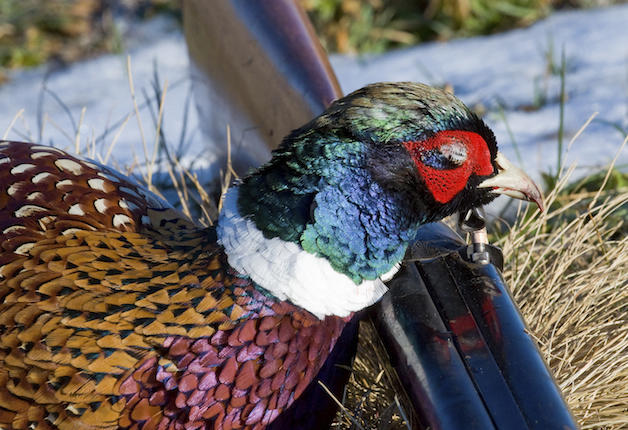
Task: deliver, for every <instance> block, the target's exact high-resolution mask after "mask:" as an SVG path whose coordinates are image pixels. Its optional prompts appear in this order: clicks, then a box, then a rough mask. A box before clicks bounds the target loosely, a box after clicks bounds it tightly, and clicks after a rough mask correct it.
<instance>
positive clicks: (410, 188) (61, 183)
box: [0, 83, 542, 430]
mask: <svg viewBox="0 0 628 430" xmlns="http://www.w3.org/2000/svg"><path fill="white" fill-rule="evenodd" d="M0 166H1V170H0V184H1V189H0V246H1V250H0V296H1V299H2V304H1V305H0V427H1V428H3V429H53V428H58V429H118V428H120V429H140V428H141V429H183V428H185V429H225V430H226V429H262V428H264V427H265V426H267V425H268V424H269V423H271V422H272V421H273V420H274V419H275V418H276V417H277V416H278V415H279V414H280V413H282V411H284V410H285V409H286V408H288V407H289V406H290V405H291V403H292V402H293V401H294V400H295V399H296V398H298V397H299V395H300V394H301V393H302V392H303V390H304V389H305V388H306V387H307V386H308V384H309V383H310V382H311V381H312V380H313V378H314V377H315V375H316V373H317V371H318V369H319V368H320V367H321V365H322V364H323V362H324V361H325V359H326V357H327V356H328V354H329V352H330V350H331V349H332V348H333V346H334V344H335V342H336V339H337V338H338V336H339V334H340V332H341V331H342V328H343V326H344V325H345V323H346V322H347V321H348V320H349V319H350V318H351V316H352V315H353V313H354V312H356V311H358V310H360V309H362V308H364V307H367V306H369V305H371V304H372V303H374V302H375V301H377V300H378V299H379V298H380V297H381V296H382V295H383V294H384V293H385V292H386V286H385V285H384V283H383V280H386V279H387V278H389V277H391V276H392V275H393V274H394V273H395V271H396V270H397V269H398V267H399V263H400V261H401V260H402V258H403V256H404V252H405V250H406V247H407V245H408V243H409V242H410V241H411V240H412V239H413V237H414V235H415V232H416V231H417V229H418V227H419V226H420V225H421V224H424V223H428V222H432V221H436V220H439V219H441V218H443V217H445V216H447V215H450V214H452V213H454V212H457V211H464V210H467V209H469V208H473V207H476V206H479V205H482V204H485V203H488V202H490V201H491V200H493V199H494V198H495V197H496V196H497V195H498V194H507V195H510V196H512V197H516V198H521V199H525V200H530V201H535V202H536V203H537V204H539V206H541V205H542V200H541V194H540V192H539V190H538V188H537V187H536V185H535V184H534V183H533V182H532V181H531V180H530V179H529V178H528V177H527V176H526V175H525V174H524V173H523V172H522V171H520V170H519V169H517V168H515V167H513V166H512V165H510V164H509V163H508V161H507V159H506V158H505V157H503V156H502V155H501V154H500V153H499V152H497V145H496V142H495V138H494V136H493V134H492V132H491V131H490V129H489V128H488V127H487V126H486V125H485V124H484V123H483V122H482V121H481V120H480V119H479V118H477V117H476V116H475V115H474V114H473V113H471V112H470V111H469V110H468V109H467V108H466V107H465V106H464V105H463V104H462V103H461V102H460V101H459V100H458V99H456V98H455V97H454V96H453V95H451V94H449V93H447V92H444V91H441V90H439V89H435V88H432V87H429V86H426V85H422V84H416V83H380V84H373V85H370V86H367V87H365V88H363V89H360V90H358V91H356V92H354V93H352V94H350V95H348V96H347V97H344V98H342V99H339V100H337V101H336V102H335V103H333V104H332V105H331V106H330V107H329V109H328V110H327V111H326V112H324V113H323V114H321V115H320V116H319V117H317V118H315V119H314V120H312V121H311V122H310V123H308V124H306V125H305V126H303V127H301V128H299V129H297V130H294V131H293V132H292V133H291V134H290V135H288V136H287V137H286V138H285V139H284V141H283V143H282V145H281V146H280V147H279V148H278V149H277V150H276V151H275V152H274V154H273V157H272V159H271V160H270V161H269V162H268V163H267V164H265V165H264V166H262V167H261V168H259V169H258V170H257V171H254V172H253V173H251V174H250V175H249V176H247V177H246V178H244V179H243V180H242V181H241V182H240V183H238V184H236V185H235V186H233V187H232V188H231V189H230V190H229V191H228V192H227V194H226V196H225V198H224V204H223V209H222V212H221V214H220V218H219V221H218V224H217V227H216V228H213V227H212V228H201V227H198V226H197V225H195V224H194V223H192V222H191V221H190V220H188V219H186V218H185V217H184V216H182V215H181V214H180V213H179V212H177V211H176V210H175V209H173V208H172V207H171V206H170V205H168V204H167V203H166V202H164V201H162V200H161V199H159V198H158V197H156V196H155V195H153V194H152V193H150V192H148V191H147V190H146V189H144V188H143V187H141V186H140V185H138V184H136V183H135V182H134V181H133V180H131V179H129V178H127V177H125V176H123V175H121V174H119V173H117V172H116V171H114V170H112V169H110V168H108V167H105V166H102V165H99V164H97V163H95V162H92V161H88V160H83V159H79V158H77V157H75V156H72V155H70V154H67V153H65V152H63V151H61V150H59V149H56V148H52V147H47V146H39V145H33V144H27V143H17V142H3V143H1V144H0Z"/></svg>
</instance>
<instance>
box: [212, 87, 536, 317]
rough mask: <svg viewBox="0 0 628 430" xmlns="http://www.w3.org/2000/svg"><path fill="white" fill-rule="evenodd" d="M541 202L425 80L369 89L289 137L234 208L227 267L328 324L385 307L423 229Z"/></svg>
mask: <svg viewBox="0 0 628 430" xmlns="http://www.w3.org/2000/svg"><path fill="white" fill-rule="evenodd" d="M498 194H507V195H510V196H512V197H515V198H520V199H524V200H529V201H533V202H536V203H537V204H538V205H539V207H540V208H541V209H542V196H541V193H540V191H539V189H538V187H537V186H536V185H535V184H534V182H533V181H532V180H531V179H530V178H529V177H528V176H527V175H525V173H523V172H522V171H521V170H519V169H517V168H516V167H514V166H513V165H511V164H510V163H509V162H508V160H507V159H506V158H505V157H504V156H503V155H502V154H501V153H499V152H498V150H497V144H496V141H495V137H494V135H493V133H492V132H491V130H490V129H489V128H488V126H487V125H486V124H485V123H484V122H483V121H482V120H481V119H479V118H478V117H477V116H476V115H475V114H473V113H472V112H471V111H470V110H469V109H468V108H467V107H466V106H464V104H463V103H462V102H461V101H460V100H458V99H457V98H456V97H454V96H453V95H451V94H449V93H447V92H445V91H442V90H439V89H436V88H432V87H429V86H427V85H423V84H416V83H380V84H374V85H370V86H367V87H365V88H362V89H360V90H358V91H356V92H354V93H352V94H350V95H348V96H347V97H344V98H342V99H340V100H338V101H336V102H335V103H334V104H332V105H331V106H330V107H329V108H328V109H327V111H325V112H324V113H323V114H321V115H320V116H319V117H317V118H315V119H314V120H312V121H311V122H310V123H308V124H306V125H305V126H303V127H301V128H299V129H297V130H294V131H293V132H292V133H291V134H290V135H289V136H288V137H286V138H285V139H284V141H283V143H282V144H281V146H280V147H279V149H277V150H276V151H275V152H274V153H273V158H272V159H271V161H270V162H268V163H267V164H266V165H264V166H262V167H261V168H260V169H259V170H257V171H255V172H254V173H252V174H251V175H249V176H248V177H246V178H245V179H244V180H243V181H242V183H240V184H239V185H238V186H237V187H234V189H233V190H231V191H230V192H229V193H228V195H227V197H226V200H225V205H224V211H223V214H222V216H221V220H220V222H219V227H218V234H219V238H220V241H221V243H222V244H223V246H224V247H225V250H226V252H227V255H228V257H229V263H230V264H231V265H232V266H233V267H235V268H236V269H237V270H238V271H240V272H242V273H245V274H247V275H249V276H250V277H251V278H252V279H253V280H254V281H255V282H256V283H257V284H258V285H260V286H261V287H262V289H266V290H268V291H269V292H270V293H272V294H273V295H275V296H277V297H278V298H280V299H284V300H285V299H287V300H290V301H292V302H293V303H295V304H297V305H299V306H301V307H303V308H305V309H308V310H309V311H311V312H312V313H314V314H316V315H318V316H323V315H328V314H333V315H341V316H342V315H346V314H348V313H349V312H351V311H356V310H358V309H361V308H362V307H364V306H367V305H369V304H371V303H373V302H374V301H375V300H377V299H378V298H379V297H380V296H381V295H382V294H383V293H384V292H385V287H384V286H383V284H382V282H381V279H382V278H385V277H386V276H388V275H390V274H391V273H394V271H396V268H397V267H398V263H399V262H400V261H401V259H402V258H403V255H404V253H405V251H406V248H407V246H408V244H409V242H410V241H411V240H412V239H413V238H414V236H415V234H416V232H417V229H418V228H419V226H420V225H422V224H425V223H429V222H433V221H437V220H439V219H442V218H443V217H445V216H447V215H450V214H453V213H455V212H459V211H465V210H468V209H471V208H474V207H477V206H480V205H484V204H486V203H489V202H490V201H492V200H493V199H494V198H496V197H497V195H498Z"/></svg>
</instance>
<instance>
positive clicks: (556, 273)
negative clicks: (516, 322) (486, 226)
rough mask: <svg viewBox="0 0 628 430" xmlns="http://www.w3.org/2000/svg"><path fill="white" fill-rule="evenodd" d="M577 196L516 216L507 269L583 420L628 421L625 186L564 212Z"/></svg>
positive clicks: (507, 244)
mask: <svg viewBox="0 0 628 430" xmlns="http://www.w3.org/2000/svg"><path fill="white" fill-rule="evenodd" d="M564 184H566V180H563V181H562V182H561V184H560V185H559V188H557V189H556V190H554V191H553V192H552V194H551V195H550V196H549V198H548V203H549V204H550V205H551V204H552V203H553V202H554V201H555V200H556V198H557V197H558V196H559V191H560V188H562V187H563V186H564ZM582 203H583V202H582V200H581V198H579V197H576V198H574V199H571V201H567V202H563V203H561V205H559V206H556V209H554V210H552V211H550V212H549V213H548V214H547V215H546V216H542V217H536V218H528V219H524V220H522V221H520V222H518V223H517V224H516V225H515V226H514V227H513V229H512V230H511V232H510V234H508V235H507V236H506V237H504V238H503V240H502V241H501V243H500V245H501V246H502V247H503V251H504V256H505V258H506V261H507V262H508V264H507V266H506V270H505V271H504V277H505V279H506V281H507V283H508V284H509V285H510V286H511V288H512V291H513V294H514V297H515V301H516V302H517V303H518V304H519V306H520V308H521V312H522V313H523V315H524V318H525V320H526V321H527V323H528V326H529V328H530V330H531V333H532V335H533V336H534V337H535V338H536V339H537V342H538V344H539V347H540V350H541V352H542V354H543V356H544V357H545V359H546V361H547V362H548V363H549V366H550V368H551V369H552V371H553V373H554V376H555V378H556V380H557V381H558V384H559V386H560V388H561V390H562V391H563V394H564V396H565V399H566V400H567V403H568V404H569V406H570V408H571V409H572V411H573V413H574V415H575V416H576V418H577V420H578V422H579V423H580V425H581V426H582V428H583V429H589V428H595V429H620V428H628V289H627V288H626V287H628V237H627V236H626V235H625V234H623V233H621V231H622V230H621V229H622V223H624V222H625V220H622V219H617V218H613V217H612V215H613V214H614V213H616V212H617V211H619V210H621V209H622V208H623V209H624V210H625V208H626V205H628V190H626V189H624V190H615V191H614V192H612V193H608V192H607V193H600V194H599V196H597V198H595V196H594V197H593V198H591V199H590V201H589V202H588V203H587V205H586V208H587V209H586V211H582V212H581V213H579V214H578V216H576V217H571V216H567V215H568V213H569V211H570V209H571V208H573V207H576V206H579V205H580V204H582ZM610 220H613V221H610ZM623 227H624V228H625V225H624V226H623Z"/></svg>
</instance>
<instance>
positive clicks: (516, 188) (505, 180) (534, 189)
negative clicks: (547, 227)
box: [478, 152, 545, 212]
mask: <svg viewBox="0 0 628 430" xmlns="http://www.w3.org/2000/svg"><path fill="white" fill-rule="evenodd" d="M495 162H496V163H497V168H498V170H497V175H496V176H493V177H492V178H488V179H486V180H485V181H483V182H481V183H480V185H478V187H480V188H492V190H491V191H492V192H494V193H497V194H505V195H507V196H510V197H513V198H515V199H520V200H526V201H528V202H534V203H536V205H537V206H538V207H539V210H540V211H541V212H543V210H544V209H545V208H544V206H543V194H541V191H540V190H539V187H538V185H536V184H535V183H534V181H533V180H532V179H530V177H529V176H528V175H526V174H525V172H524V171H523V170H521V169H520V168H518V167H516V166H514V165H513V164H512V163H511V162H510V161H508V159H507V158H506V157H504V155H503V154H502V153H501V152H498V153H497V157H495Z"/></svg>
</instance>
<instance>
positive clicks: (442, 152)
mask: <svg viewBox="0 0 628 430" xmlns="http://www.w3.org/2000/svg"><path fill="white" fill-rule="evenodd" d="M420 158H421V162H422V163H423V164H425V165H426V166H428V167H431V168H433V169H436V170H450V169H455V168H456V167H460V166H461V165H462V164H463V163H464V162H465V161H467V147H466V145H464V144H463V143H462V142H457V141H454V142H450V143H445V144H443V145H440V146H438V147H435V148H431V149H427V150H424V151H422V152H421V154H420Z"/></svg>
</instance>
